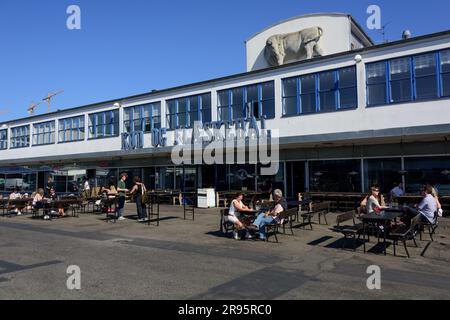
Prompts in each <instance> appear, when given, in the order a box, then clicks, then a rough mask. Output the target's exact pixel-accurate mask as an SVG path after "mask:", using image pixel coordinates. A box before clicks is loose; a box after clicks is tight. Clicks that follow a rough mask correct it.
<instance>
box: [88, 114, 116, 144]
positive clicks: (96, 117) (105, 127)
mask: <svg viewBox="0 0 450 320" xmlns="http://www.w3.org/2000/svg"><path fill="white" fill-rule="evenodd" d="M118 135H119V110H109V111H104V112H99V113H93V114H90V115H89V139H99V138H108V137H117V136H118Z"/></svg>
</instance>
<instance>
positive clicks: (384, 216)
mask: <svg viewBox="0 0 450 320" xmlns="http://www.w3.org/2000/svg"><path fill="white" fill-rule="evenodd" d="M406 210H407V208H402V209H391V208H390V209H385V210H383V211H381V212H380V213H379V214H377V213H375V212H373V213H370V214H366V215H364V216H362V218H361V219H362V222H363V239H364V253H366V241H365V239H366V229H367V228H366V227H367V226H368V225H369V224H375V225H376V226H377V227H379V226H383V247H384V250H383V252H384V255H386V254H387V253H386V244H387V242H386V236H387V230H388V226H389V225H390V223H391V221H396V220H397V219H398V218H400V217H402V216H403V215H404V214H405V213H406Z"/></svg>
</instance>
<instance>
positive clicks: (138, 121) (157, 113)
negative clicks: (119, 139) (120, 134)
mask: <svg viewBox="0 0 450 320" xmlns="http://www.w3.org/2000/svg"><path fill="white" fill-rule="evenodd" d="M123 123H124V130H125V132H128V133H129V132H135V131H142V132H145V133H150V132H151V131H152V129H160V128H161V103H160V102H155V103H149V104H146V105H142V106H135V107H129V108H126V109H124V121H123Z"/></svg>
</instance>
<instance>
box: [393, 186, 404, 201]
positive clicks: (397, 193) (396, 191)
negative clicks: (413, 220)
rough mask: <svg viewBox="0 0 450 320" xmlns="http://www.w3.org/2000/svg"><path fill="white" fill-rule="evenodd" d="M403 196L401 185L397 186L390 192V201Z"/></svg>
mask: <svg viewBox="0 0 450 320" xmlns="http://www.w3.org/2000/svg"><path fill="white" fill-rule="evenodd" d="M404 195H405V191H404V190H403V183H399V184H397V185H396V187H395V188H394V189H392V190H391V199H395V198H398V197H402V196H404Z"/></svg>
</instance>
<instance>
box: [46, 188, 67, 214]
mask: <svg viewBox="0 0 450 320" xmlns="http://www.w3.org/2000/svg"><path fill="white" fill-rule="evenodd" d="M49 198H50V199H51V200H53V201H56V200H58V195H57V194H56V190H55V189H54V188H51V189H50V197H49ZM52 213H56V212H52ZM58 215H59V216H60V217H64V216H65V215H66V213H65V212H64V208H58Z"/></svg>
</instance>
